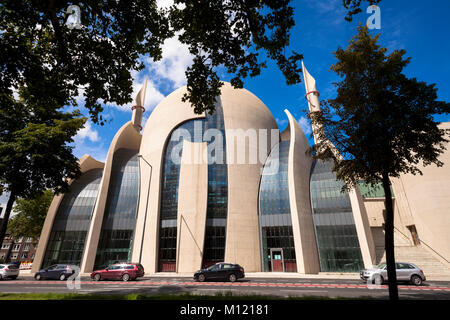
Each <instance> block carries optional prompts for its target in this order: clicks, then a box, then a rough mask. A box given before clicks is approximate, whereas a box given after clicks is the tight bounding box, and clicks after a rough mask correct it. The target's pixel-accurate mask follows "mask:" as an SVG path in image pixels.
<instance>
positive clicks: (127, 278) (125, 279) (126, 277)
mask: <svg viewBox="0 0 450 320" xmlns="http://www.w3.org/2000/svg"><path fill="white" fill-rule="evenodd" d="M128 280H130V275H129V274H128V273H125V274H124V275H123V276H122V281H128Z"/></svg>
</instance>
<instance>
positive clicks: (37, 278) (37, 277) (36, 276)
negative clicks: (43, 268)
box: [34, 273, 42, 281]
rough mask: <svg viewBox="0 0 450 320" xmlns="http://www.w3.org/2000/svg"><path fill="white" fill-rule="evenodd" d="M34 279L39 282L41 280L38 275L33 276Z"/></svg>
mask: <svg viewBox="0 0 450 320" xmlns="http://www.w3.org/2000/svg"><path fill="white" fill-rule="evenodd" d="M34 278H35V279H36V280H37V281H39V280H41V279H42V276H41V275H40V274H39V273H38V274H36V275H35V276H34Z"/></svg>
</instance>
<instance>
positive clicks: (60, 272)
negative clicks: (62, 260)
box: [34, 264, 79, 281]
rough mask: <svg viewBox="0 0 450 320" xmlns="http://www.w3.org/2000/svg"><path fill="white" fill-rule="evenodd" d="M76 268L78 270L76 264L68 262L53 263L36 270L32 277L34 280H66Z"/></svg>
mask: <svg viewBox="0 0 450 320" xmlns="http://www.w3.org/2000/svg"><path fill="white" fill-rule="evenodd" d="M76 270H79V268H78V266H74V265H70V264H54V265H52V266H50V267H47V268H44V269H41V270H39V271H38V272H36V274H35V275H34V278H35V279H36V280H41V279H52V280H62V281H63V280H66V279H67V278H69V277H70V276H71V275H72V274H74V273H75V271H76Z"/></svg>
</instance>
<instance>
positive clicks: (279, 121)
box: [275, 118, 288, 127]
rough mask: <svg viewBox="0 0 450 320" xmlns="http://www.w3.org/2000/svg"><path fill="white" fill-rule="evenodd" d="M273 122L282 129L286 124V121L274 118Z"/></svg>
mask: <svg viewBox="0 0 450 320" xmlns="http://www.w3.org/2000/svg"><path fill="white" fill-rule="evenodd" d="M275 121H276V122H277V124H278V127H282V126H283V125H285V124H286V123H288V121H287V119H280V118H276V119H275Z"/></svg>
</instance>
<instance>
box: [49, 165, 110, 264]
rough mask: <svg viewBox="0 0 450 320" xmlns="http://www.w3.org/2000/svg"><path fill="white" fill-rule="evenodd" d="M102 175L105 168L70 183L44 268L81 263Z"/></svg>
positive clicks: (51, 234)
mask: <svg viewBox="0 0 450 320" xmlns="http://www.w3.org/2000/svg"><path fill="white" fill-rule="evenodd" d="M102 174H103V170H102V169H93V170H90V171H87V172H85V173H84V174H83V175H82V176H81V177H80V179H78V180H76V181H74V182H73V183H72V184H71V186H70V190H69V192H68V193H66V194H65V195H64V198H63V199H62V201H61V204H60V205H59V208H58V211H57V212H56V216H55V220H54V222H53V226H52V231H51V232H50V237H49V241H48V244H47V248H46V251H45V254H44V260H43V262H42V268H46V267H48V266H50V265H52V264H56V263H67V264H74V265H80V264H81V259H82V256H83V250H84V245H85V241H86V235H87V231H88V229H89V224H90V221H91V214H92V210H93V209H94V205H95V200H96V198H97V193H98V188H99V185H100V181H101V178H102Z"/></svg>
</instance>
